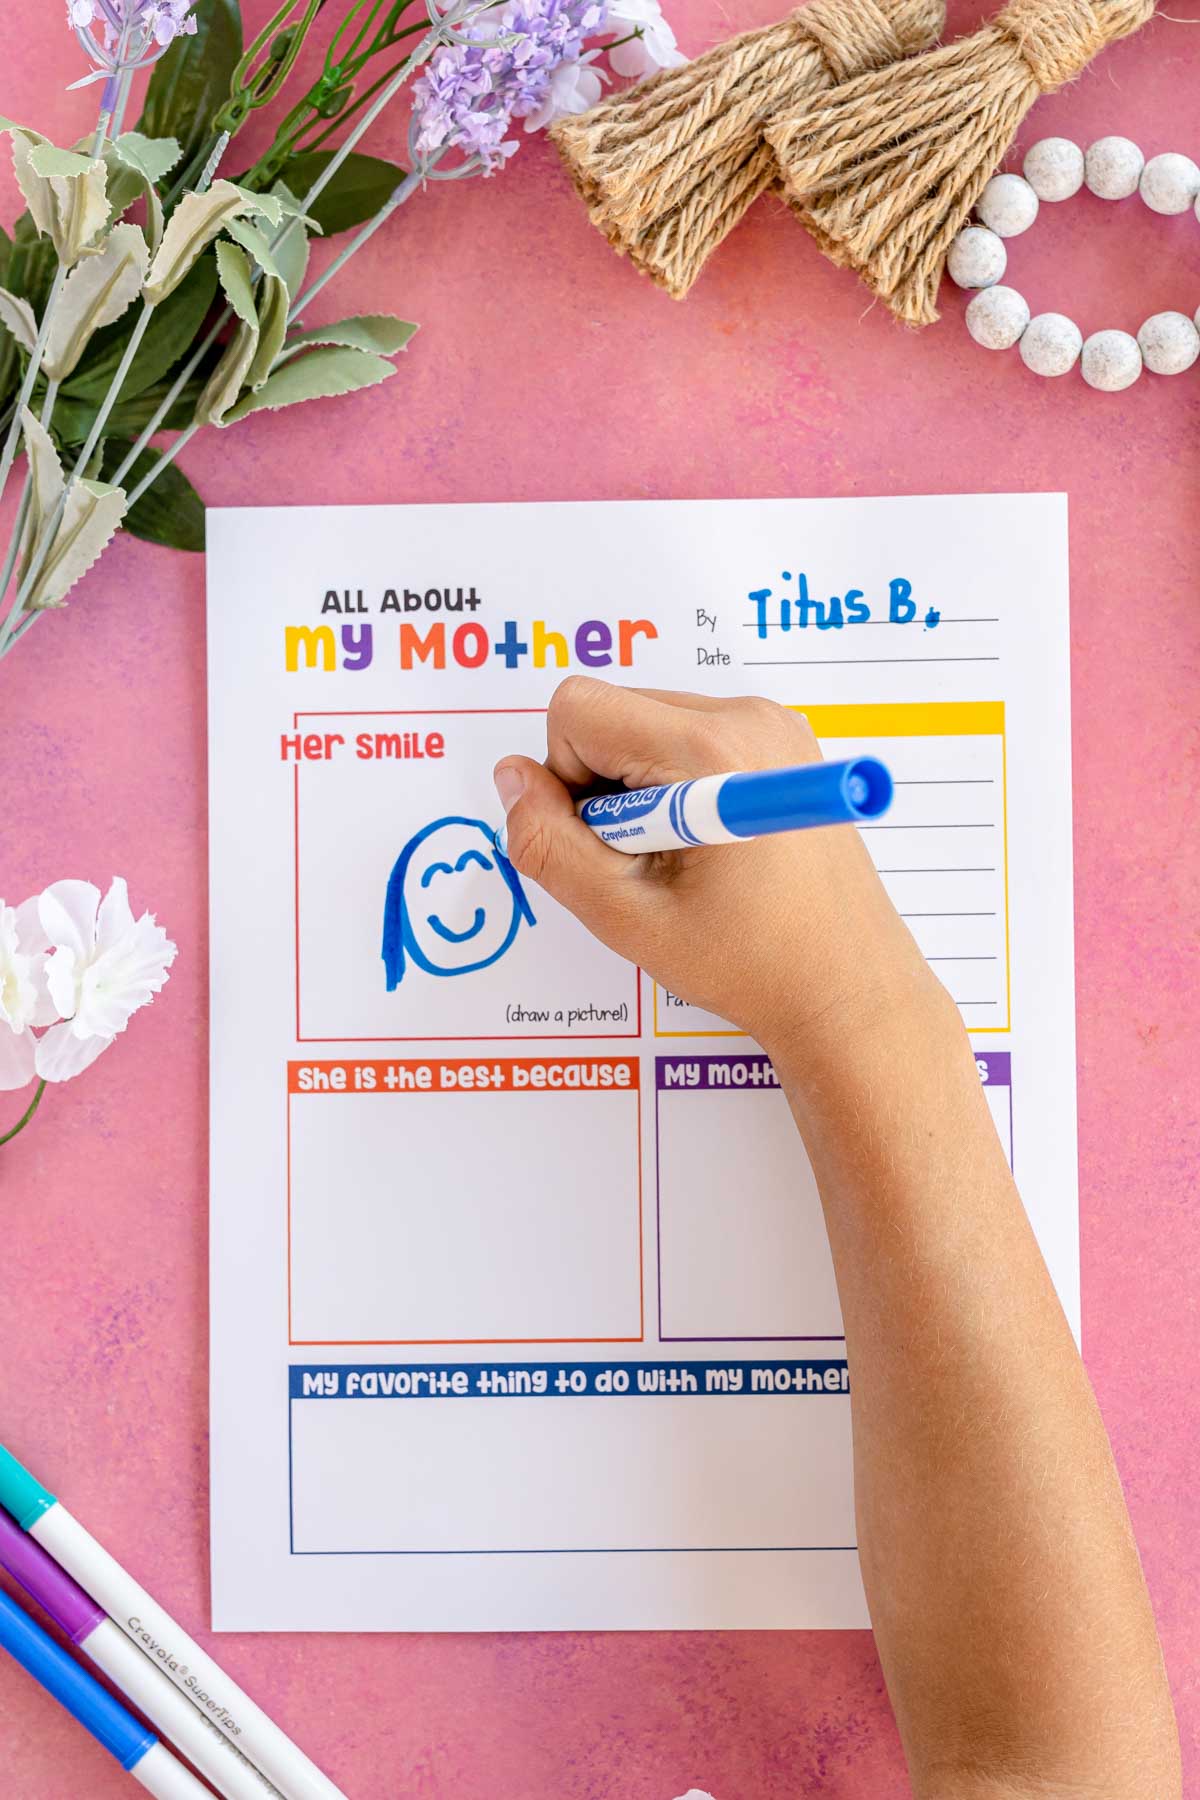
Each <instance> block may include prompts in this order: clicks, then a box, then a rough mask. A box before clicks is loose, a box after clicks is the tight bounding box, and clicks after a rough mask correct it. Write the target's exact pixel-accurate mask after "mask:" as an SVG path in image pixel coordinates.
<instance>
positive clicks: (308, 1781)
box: [29, 1502, 346, 1800]
mask: <svg viewBox="0 0 1200 1800" xmlns="http://www.w3.org/2000/svg"><path fill="white" fill-rule="evenodd" d="M29 1531H30V1533H31V1535H32V1536H34V1537H35V1538H36V1539H37V1540H38V1542H39V1543H40V1544H42V1545H43V1546H44V1548H45V1549H47V1550H48V1551H49V1552H50V1554H51V1556H52V1557H53V1558H54V1560H55V1561H56V1562H57V1563H60V1564H61V1565H62V1567H63V1568H64V1569H66V1571H67V1573H68V1574H70V1575H73V1576H74V1578H75V1580H76V1581H77V1582H78V1583H79V1585H80V1587H82V1588H83V1589H84V1591H85V1592H86V1593H88V1594H90V1595H91V1597H92V1599H93V1600H95V1601H97V1602H98V1603H99V1604H100V1605H101V1606H102V1607H103V1608H104V1610H105V1612H106V1613H107V1614H108V1616H109V1618H110V1619H112V1620H113V1622H114V1623H115V1624H116V1625H119V1626H120V1628H121V1630H122V1631H123V1632H124V1633H125V1634H126V1636H127V1637H129V1638H131V1639H132V1640H133V1642H134V1643H135V1644H136V1645H137V1646H138V1648H139V1650H142V1651H143V1652H145V1654H147V1655H149V1656H151V1657H153V1659H154V1662H155V1666H156V1667H157V1668H159V1669H161V1670H162V1672H163V1674H164V1675H166V1676H167V1677H168V1679H169V1680H170V1681H171V1682H173V1683H174V1685H175V1687H176V1688H178V1689H179V1691H180V1693H182V1694H183V1696H184V1698H185V1699H187V1700H189V1701H190V1702H191V1704H192V1705H193V1706H195V1707H197V1708H198V1709H203V1712H204V1714H205V1716H207V1717H208V1718H209V1719H210V1721H211V1722H212V1723H213V1724H215V1725H217V1726H218V1727H219V1728H220V1729H221V1731H222V1732H223V1733H224V1735H225V1736H226V1737H229V1738H231V1739H232V1741H233V1742H234V1744H236V1746H237V1748H238V1749H239V1750H240V1751H241V1752H242V1754H243V1755H244V1756H245V1757H246V1758H247V1759H248V1760H249V1761H250V1762H252V1763H253V1764H254V1766H255V1768H257V1769H260V1770H261V1771H262V1773H263V1774H264V1775H266V1776H268V1777H269V1778H270V1780H271V1781H273V1782H274V1783H275V1785H276V1787H277V1788H278V1789H279V1791H280V1793H281V1794H283V1795H284V1796H285V1800H346V1796H345V1794H343V1793H342V1791H341V1789H340V1788H337V1787H335V1786H334V1784H333V1782H332V1781H330V1779H329V1777H328V1776H327V1775H323V1774H322V1773H321V1771H320V1769H318V1768H317V1766H316V1764H315V1763H312V1762H310V1761H309V1759H308V1757H307V1756H305V1754H304V1752H303V1751H302V1750H301V1749H299V1748H298V1746H297V1745H295V1744H293V1743H292V1741H291V1739H290V1738H289V1737H287V1736H286V1734H285V1733H284V1732H283V1731H281V1730H280V1728H279V1726H278V1725H276V1724H275V1722H274V1720H272V1719H269V1718H268V1717H267V1715H266V1713H265V1712H263V1711H262V1709H261V1708H260V1707H258V1706H256V1705H255V1704H254V1701H253V1700H251V1698H250V1696H249V1695H248V1694H245V1693H243V1692H242V1690H241V1688H240V1687H238V1685H237V1683H236V1682H235V1681H233V1680H232V1679H231V1677H230V1676H228V1675H226V1674H225V1673H224V1671H223V1670H222V1669H220V1668H219V1667H218V1665H217V1664H216V1663H215V1662H214V1661H213V1659H212V1657H211V1656H209V1655H208V1653H207V1651H205V1650H202V1649H201V1648H200V1646H199V1644H197V1643H196V1642H195V1640H194V1639H193V1638H190V1637H189V1636H188V1634H187V1632H186V1631H184V1629H183V1627H182V1625H179V1624H177V1623H176V1621H175V1620H174V1619H173V1618H172V1617H171V1615H170V1614H169V1613H168V1612H167V1611H166V1610H165V1608H163V1607H161V1606H160V1605H159V1604H158V1602H157V1601H156V1600H154V1599H153V1598H152V1597H151V1596H150V1595H149V1594H148V1593H147V1592H146V1590H145V1588H143V1587H140V1586H139V1585H138V1583H137V1582H136V1581H134V1579H133V1577H132V1576H131V1575H128V1574H126V1572H125V1570H124V1569H123V1568H122V1567H121V1565H120V1563H119V1562H117V1560H116V1559H115V1557H112V1556H110V1555H109V1554H108V1551H107V1550H105V1548H104V1547H103V1545H102V1544H98V1543H97V1542H96V1540H95V1538H94V1537H93V1536H92V1535H91V1533H90V1532H89V1531H86V1530H85V1529H84V1527H83V1526H82V1525H81V1524H80V1523H79V1521H78V1519H76V1518H74V1517H73V1516H72V1514H71V1513H69V1512H68V1511H67V1509H66V1507H65V1506H63V1505H62V1503H61V1502H56V1503H55V1504H53V1505H51V1506H50V1508H49V1509H48V1510H47V1511H45V1512H42V1513H41V1514H40V1515H39V1516H37V1517H35V1518H34V1519H33V1522H32V1524H31V1525H30V1526H29ZM152 1645H153V1646H154V1648H151V1646H152ZM181 1666H182V1669H185V1670H186V1674H184V1673H182V1672H181ZM187 1681H190V1682H192V1683H193V1685H192V1686H191V1687H188V1686H185V1682H187ZM201 1693H202V1694H203V1695H204V1696H206V1698H205V1699H203V1700H202V1699H201V1698H200V1697H199V1695H200V1694H201Z"/></svg>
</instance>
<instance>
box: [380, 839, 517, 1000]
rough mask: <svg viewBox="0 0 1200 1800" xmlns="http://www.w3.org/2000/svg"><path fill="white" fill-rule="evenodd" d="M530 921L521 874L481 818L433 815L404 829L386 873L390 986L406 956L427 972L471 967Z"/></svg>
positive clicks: (464, 971) (494, 955)
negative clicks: (409, 832)
mask: <svg viewBox="0 0 1200 1800" xmlns="http://www.w3.org/2000/svg"><path fill="white" fill-rule="evenodd" d="M522 920H524V921H525V922H526V923H527V924H529V925H536V924H537V920H536V919H535V918H534V916H533V912H532V909H531V907H530V905H529V902H528V900H527V899H526V898H525V890H524V888H522V886H521V878H520V876H519V875H518V874H517V871H516V870H515V869H514V868H513V866H512V864H511V863H510V862H509V860H508V858H507V857H506V856H501V855H500V852H499V851H498V850H497V849H496V843H495V833H494V832H493V830H492V827H491V826H490V825H487V824H485V823H484V821H483V820H482V819H462V818H448V819H434V821H433V823H432V824H430V825H426V826H424V827H423V829H422V830H420V831H418V832H417V833H416V834H415V835H414V836H413V837H410V838H409V840H408V842H407V844H405V846H404V848H403V850H402V851H401V852H400V854H399V856H398V857H397V858H396V861H395V864H394V865H393V868H392V872H391V874H390V875H389V877H388V885H387V899H386V900H385V902H384V908H383V966H384V970H385V972H386V974H387V986H388V993H389V994H390V993H392V992H393V991H394V990H395V989H396V988H397V987H399V985H400V983H401V982H402V981H403V979H404V970H405V965H406V962H407V959H408V958H410V957H411V959H412V961H413V962H414V963H415V964H416V966H417V968H418V969H423V970H424V971H425V973H426V974H427V975H471V974H473V973H474V971H475V970H476V969H486V968H487V967H488V965H489V964H490V963H494V962H496V961H497V960H498V959H499V958H500V957H502V956H503V955H504V953H505V951H506V950H508V949H510V948H511V946H512V943H513V940H514V939H515V937H516V935H517V932H518V931H519V930H520V928H521V921H522Z"/></svg>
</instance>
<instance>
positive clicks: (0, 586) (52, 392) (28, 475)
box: [0, 381, 58, 656]
mask: <svg viewBox="0 0 1200 1800" xmlns="http://www.w3.org/2000/svg"><path fill="white" fill-rule="evenodd" d="M57 398H58V383H57V381H48V382H47V383H46V392H45V393H44V395H43V396H42V412H41V420H42V424H43V425H45V426H46V428H47V430H48V429H49V426H50V420H51V418H52V417H53V415H54V402H55V401H56V400H57ZM32 497H33V471H32V470H31V469H26V471H25V485H24V487H23V488H22V489H21V498H20V501H19V502H18V504H17V516H16V518H15V519H14V520H13V528H12V535H11V536H10V538H9V540H8V550H7V552H6V554H5V557H4V568H3V570H0V656H3V655H4V649H5V645H6V644H7V643H8V640H9V638H10V637H11V636H12V635H13V628H14V626H15V625H16V623H17V614H18V610H19V609H18V607H17V606H16V604H15V601H14V605H13V608H12V611H11V612H10V613H9V614H8V615H7V616H6V615H5V613H4V596H5V594H6V593H7V592H8V584H9V581H10V580H11V579H12V572H13V566H14V564H15V563H16V560H17V554H18V552H19V550H20V547H21V536H22V533H23V532H24V530H25V520H26V518H27V517H28V514H29V503H30V500H31V499H32Z"/></svg>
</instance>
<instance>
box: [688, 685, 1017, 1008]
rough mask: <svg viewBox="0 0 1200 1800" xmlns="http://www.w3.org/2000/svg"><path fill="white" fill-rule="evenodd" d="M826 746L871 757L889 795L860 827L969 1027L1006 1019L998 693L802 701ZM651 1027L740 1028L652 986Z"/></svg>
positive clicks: (832, 752) (834, 752) (828, 750)
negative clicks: (876, 816)
mask: <svg viewBox="0 0 1200 1800" xmlns="http://www.w3.org/2000/svg"><path fill="white" fill-rule="evenodd" d="M797 710H798V711H802V712H803V713H804V714H805V715H806V717H807V718H808V720H809V722H810V723H811V725H812V727H813V730H814V731H815V732H816V734H817V736H818V738H819V739H820V740H821V745H822V748H823V750H824V752H825V754H826V755H827V756H829V757H847V756H878V757H880V758H882V760H883V761H884V762H886V763H887V764H888V767H889V768H890V769H891V771H892V775H893V777H894V779H895V782H896V796H895V800H894V802H893V804H892V807H891V810H890V811H889V812H888V813H887V814H886V816H885V817H884V818H882V819H880V820H878V821H876V822H874V823H872V824H868V825H863V826H860V828H859V829H860V830H861V831H862V833H863V840H864V842H865V843H866V845H867V848H868V850H869V851H870V853H871V856H872V858H873V860H874V863H875V866H876V868H877V869H878V870H879V873H880V876H881V877H882V880H883V883H884V886H885V887H886V888H887V890H888V893H889V894H890V896H891V898H892V900H893V901H894V903H895V905H896V908H897V910H898V912H899V913H900V914H901V916H902V917H903V918H904V919H905V920H906V922H907V923H908V926H909V928H910V930H911V931H912V933H913V936H914V937H915V938H916V940H917V943H918V945H919V946H920V949H921V952H922V954H923V955H924V956H925V957H926V959H927V960H928V962H929V964H930V966H931V968H932V969H933V970H934V972H935V973H936V974H937V975H938V976H939V978H940V979H941V981H942V983H943V985H944V986H945V987H946V988H947V989H948V991H949V993H950V994H951V996H952V997H953V999H954V1001H955V1003H956V1004H957V1006H958V1008H959V1010H960V1012H961V1013H962V1017H963V1023H964V1024H965V1025H966V1026H967V1027H968V1029H969V1030H971V1031H974V1032H980V1031H984V1032H987V1031H1007V1030H1009V1029H1010V1026H1011V1007H1010V998H1009V966H1008V874H1007V847H1006V829H1005V804H1006V800H1005V754H1004V706H1003V703H1002V702H1000V701H932V702H927V703H923V704H904V703H898V704H886V705H864V706H812V707H808V706H806V707H799V708H797ZM654 1029H655V1034H656V1036H658V1037H697V1036H725V1035H730V1036H738V1035H740V1034H739V1033H735V1032H732V1031H731V1028H730V1027H729V1026H728V1025H727V1024H726V1023H725V1022H724V1021H723V1020H721V1019H717V1018H715V1017H713V1016H712V1015H711V1014H708V1013H703V1012H701V1011H700V1010H699V1009H698V1008H695V1007H691V1006H688V1005H687V1004H686V1003H685V1002H681V1001H680V1000H679V999H678V998H677V997H676V996H674V995H671V994H668V993H666V992H664V991H663V990H660V989H656V990H655V995H654Z"/></svg>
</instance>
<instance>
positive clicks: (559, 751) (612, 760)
mask: <svg viewBox="0 0 1200 1800" xmlns="http://www.w3.org/2000/svg"><path fill="white" fill-rule="evenodd" d="M546 767H547V768H548V769H549V770H550V771H551V772H552V773H553V774H555V775H557V776H558V778H559V780H560V781H562V782H565V783H566V785H567V786H568V787H571V788H583V787H588V786H589V785H591V783H592V782H593V781H594V780H595V778H596V777H597V776H600V777H602V778H603V779H604V780H606V781H619V782H622V783H623V784H624V785H625V786H626V787H633V788H638V787H658V786H661V785H662V784H664V783H666V782H671V781H684V780H686V779H687V777H688V776H690V775H719V774H721V773H722V772H723V770H724V764H723V763H722V761H721V756H720V739H719V734H718V733H717V732H716V731H715V730H714V728H713V719H712V716H711V714H710V713H709V712H708V711H707V710H706V711H703V712H702V711H699V710H697V709H692V708H689V707H687V706H685V705H681V704H668V703H667V702H666V701H665V700H660V699H658V698H656V697H653V696H651V695H650V694H648V693H643V692H640V691H639V690H638V689H636V688H626V687H617V686H615V685H613V684H612V683H610V682H607V681H595V680H592V679H591V678H590V677H588V676H586V675H573V676H570V677H569V678H568V679H567V680H566V681H564V682H561V683H560V684H559V686H558V687H557V688H556V689H555V691H554V695H553V697H552V699H551V701H550V708H549V712H548V713H547V717H546Z"/></svg>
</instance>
